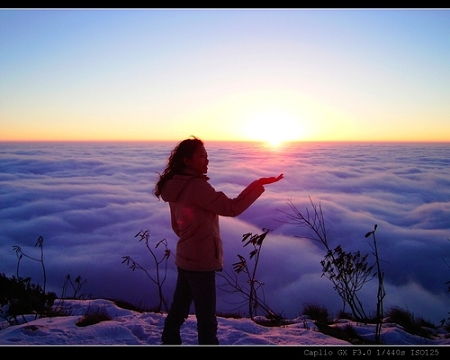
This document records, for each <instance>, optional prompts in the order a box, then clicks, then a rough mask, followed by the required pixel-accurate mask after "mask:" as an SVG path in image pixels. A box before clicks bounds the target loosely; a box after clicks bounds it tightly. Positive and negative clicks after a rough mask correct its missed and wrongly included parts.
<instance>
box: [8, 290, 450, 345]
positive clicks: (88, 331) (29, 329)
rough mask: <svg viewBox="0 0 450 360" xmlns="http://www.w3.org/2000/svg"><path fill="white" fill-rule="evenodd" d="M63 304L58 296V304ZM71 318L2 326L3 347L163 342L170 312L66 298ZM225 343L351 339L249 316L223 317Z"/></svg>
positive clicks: (397, 332)
mask: <svg viewBox="0 0 450 360" xmlns="http://www.w3.org/2000/svg"><path fill="white" fill-rule="evenodd" d="M57 302H58V300H57V301H56V302H55V305H56V303H57ZM62 305H63V306H64V309H67V314H68V316H58V317H47V318H39V319H34V316H31V315H29V316H27V322H24V323H22V324H19V325H14V326H7V324H6V323H3V324H0V326H1V327H0V328H1V329H2V330H0V345H1V346H18V345H146V346H159V345H161V332H162V329H163V326H164V319H165V317H166V314H165V313H153V312H138V311H133V310H126V309H123V308H120V307H118V306H117V305H116V304H115V303H114V302H113V301H110V300H105V299H94V300H67V299H65V300H63V301H62ZM98 310H101V311H104V312H107V314H108V315H109V316H110V317H111V320H108V321H102V322H100V323H97V324H94V325H89V326H85V327H79V326H77V325H76V322H77V321H78V320H79V319H80V318H81V317H82V316H83V315H85V314H87V313H88V312H94V311H98ZM218 323H219V328H218V339H219V342H220V345H225V346H226V345H238V346H239V345H242V346H274V345H276V346H280V345H281V346H286V345H289V346H302V345H309V346H315V345H322V346H324V345H338V346H349V345H351V344H350V343H349V342H347V341H344V340H340V339H337V338H334V337H332V336H328V335H325V334H323V333H321V332H319V331H318V329H317V327H316V325H315V324H314V321H312V320H311V319H309V318H307V317H303V316H302V317H298V318H296V319H292V324H289V325H283V326H277V327H267V326H262V325H258V324H257V323H255V322H254V321H252V320H251V319H248V318H238V319H235V318H224V317H219V318H218ZM348 324H350V325H351V326H353V328H354V329H355V330H356V331H357V333H358V334H359V335H361V336H363V337H364V338H366V339H371V340H373V339H374V334H375V325H373V324H362V323H357V322H353V321H349V320H340V321H338V322H336V324H334V325H333V326H346V325H348ZM435 331H436V335H435V336H434V339H432V340H430V339H425V338H423V337H419V336H416V335H411V334H409V333H407V332H405V331H404V330H403V329H402V327H401V326H399V325H397V324H392V323H384V324H383V326H382V331H381V340H382V343H383V344H384V345H414V346H415V345H432V346H434V347H436V346H441V345H450V339H449V338H446V333H447V332H446V331H444V330H443V329H442V330H439V329H438V330H435ZM181 337H182V340H183V345H197V328H196V318H195V315H193V314H192V315H189V317H188V319H187V320H186V322H185V324H184V325H183V326H182V328H181Z"/></svg>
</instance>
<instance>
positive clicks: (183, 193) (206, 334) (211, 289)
mask: <svg viewBox="0 0 450 360" xmlns="http://www.w3.org/2000/svg"><path fill="white" fill-rule="evenodd" d="M208 163H209V161H208V154H207V152H206V149H205V147H204V144H203V142H202V141H201V140H199V139H197V138H195V137H193V138H190V139H186V140H183V141H181V142H180V143H179V144H178V145H177V146H176V147H175V148H174V149H173V150H172V152H171V154H170V157H169V160H168V164H167V166H166V168H165V170H164V171H163V173H162V174H160V176H159V180H158V182H157V183H156V186H155V189H154V195H155V196H156V197H157V198H158V199H159V198H160V197H161V198H162V199H163V200H164V201H165V202H168V203H169V207H170V214H171V215H170V216H171V223H172V228H173V231H174V232H175V234H176V235H177V236H178V238H179V240H178V242H177V248H176V254H175V265H176V266H177V268H178V277H177V284H176V288H175V292H174V296H173V302H172V305H171V307H170V310H169V314H168V315H167V318H166V321H165V324H164V330H163V333H162V342H163V344H177V345H180V344H181V337H180V327H181V325H182V324H183V323H184V321H185V320H186V319H187V317H188V315H189V310H190V306H191V303H192V301H193V302H194V306H195V315H196V318H197V331H198V343H199V344H200V345H218V344H219V342H218V340H217V318H216V280H215V272H216V271H219V270H221V269H222V267H223V249H222V240H221V236H220V229H219V215H220V216H238V215H239V214H241V213H242V212H243V211H245V210H246V209H247V208H248V207H249V206H250V205H251V204H253V202H255V200H256V199H258V198H259V196H261V194H262V193H263V192H264V185H267V184H271V183H274V182H277V181H279V180H281V179H282V178H283V174H281V175H279V176H278V177H268V178H261V179H258V180H255V181H253V182H252V183H251V184H250V185H248V186H247V187H246V188H245V189H244V190H243V191H242V192H241V193H240V194H239V195H238V196H237V197H236V198H234V199H231V198H229V197H227V196H226V195H225V194H224V193H223V192H220V191H216V190H215V189H214V188H213V187H212V186H211V185H210V184H209V182H208V180H209V178H208V177H207V176H206V173H207V172H208Z"/></svg>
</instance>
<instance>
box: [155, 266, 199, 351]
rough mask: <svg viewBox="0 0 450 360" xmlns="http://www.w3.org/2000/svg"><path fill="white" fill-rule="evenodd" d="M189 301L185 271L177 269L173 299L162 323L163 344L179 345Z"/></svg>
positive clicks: (190, 298)
mask: <svg viewBox="0 0 450 360" xmlns="http://www.w3.org/2000/svg"><path fill="white" fill-rule="evenodd" d="M191 303H192V292H191V289H190V285H189V281H188V278H187V277H186V272H185V271H183V270H182V269H178V277H177V284H176V287H175V292H174V294H173V301H172V305H171V307H170V310H169V313H168V315H167V318H166V321H165V323H164V330H163V333H162V337H161V340H162V342H163V344H164V345H181V336H180V327H181V325H183V323H184V321H185V320H186V319H187V317H188V315H189V310H190V307H191Z"/></svg>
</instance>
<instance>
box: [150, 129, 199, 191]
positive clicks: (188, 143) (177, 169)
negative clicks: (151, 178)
mask: <svg viewBox="0 0 450 360" xmlns="http://www.w3.org/2000/svg"><path fill="white" fill-rule="evenodd" d="M199 146H203V141H201V140H200V139H197V138H196V137H195V136H191V137H190V138H189V139H186V140H183V141H181V142H180V143H179V144H178V145H177V146H176V147H175V148H174V149H173V150H172V152H171V153H170V156H169V160H168V161H167V166H166V168H165V169H164V171H163V172H162V173H161V174H160V173H158V174H159V180H158V182H157V183H156V185H155V189H154V190H153V194H154V195H155V196H156V197H157V198H158V199H159V197H160V196H161V190H162V188H163V185H164V184H165V182H166V181H167V180H169V179H172V178H173V176H174V175H176V174H181V173H182V172H183V170H184V168H185V167H186V165H185V163H184V158H188V159H191V158H192V156H193V155H194V153H195V152H196V151H197V149H198V147H199Z"/></svg>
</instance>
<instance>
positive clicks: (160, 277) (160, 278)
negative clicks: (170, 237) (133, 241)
mask: <svg viewBox="0 0 450 360" xmlns="http://www.w3.org/2000/svg"><path fill="white" fill-rule="evenodd" d="M134 237H139V238H140V239H139V241H144V242H145V247H146V248H147V250H148V251H149V252H150V254H151V256H152V258H153V260H154V262H155V264H156V270H155V273H156V276H155V277H153V276H152V275H150V273H149V272H148V271H147V270H146V269H145V268H144V267H143V266H141V265H140V264H139V263H137V262H136V261H134V260H133V259H132V258H131V257H130V256H122V259H123V260H122V264H126V265H127V266H129V268H130V269H131V270H133V271H134V270H136V269H138V270H142V271H143V272H144V273H145V274H146V275H147V277H148V278H149V279H150V280H151V281H152V282H154V283H155V284H156V286H157V287H158V297H159V304H158V306H157V307H156V311H157V312H161V311H162V308H163V306H164V308H165V310H166V311H167V310H168V306H167V301H166V299H165V298H164V294H163V289H162V288H163V285H164V282H165V281H166V276H167V262H168V261H167V260H168V259H169V257H170V255H171V251H170V250H169V248H168V245H167V240H166V239H162V240H160V241H159V242H157V243H156V245H155V249H156V248H158V246H160V245H163V246H164V251H163V254H162V256H161V257H160V258H158V257H157V255H156V253H155V252H154V251H153V250H152V249H151V248H150V244H149V238H150V231H149V230H141V231H139V232H138V233H137V234H136V235H135V236H134ZM161 264H163V265H164V270H163V272H162V270H161V269H160V266H161Z"/></svg>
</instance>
